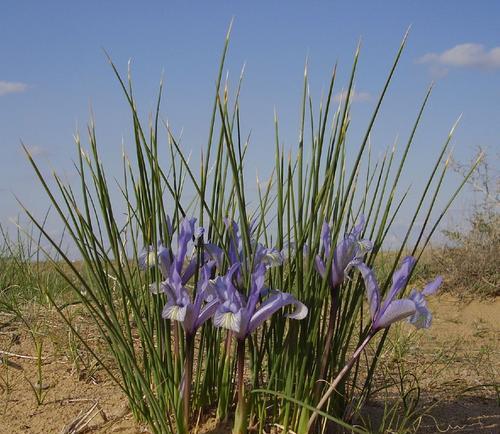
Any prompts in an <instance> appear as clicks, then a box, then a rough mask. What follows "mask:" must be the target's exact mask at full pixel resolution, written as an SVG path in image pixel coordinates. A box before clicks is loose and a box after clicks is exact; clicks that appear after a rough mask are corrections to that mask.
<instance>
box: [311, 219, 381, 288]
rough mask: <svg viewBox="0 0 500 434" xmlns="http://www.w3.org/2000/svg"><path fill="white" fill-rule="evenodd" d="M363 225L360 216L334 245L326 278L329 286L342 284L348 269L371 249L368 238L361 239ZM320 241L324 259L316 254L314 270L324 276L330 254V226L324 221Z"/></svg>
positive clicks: (355, 264)
mask: <svg viewBox="0 0 500 434" xmlns="http://www.w3.org/2000/svg"><path fill="white" fill-rule="evenodd" d="M364 226H365V219H364V217H363V216H361V221H360V223H359V224H358V225H357V226H355V227H354V228H353V229H352V231H351V232H349V233H348V234H346V235H345V236H344V239H343V240H342V241H341V242H340V244H338V245H337V247H335V250H334V251H333V263H332V268H331V272H330V278H329V280H328V283H329V285H330V287H331V288H336V287H338V286H339V285H340V284H342V282H343V281H344V279H345V276H346V274H347V273H348V272H349V270H350V269H351V268H352V267H354V266H357V265H359V264H361V263H362V259H363V256H365V255H366V253H368V252H369V251H370V250H371V249H372V247H373V245H372V242H371V241H370V240H367V239H361V233H362V232H363V228H364ZM321 242H322V244H323V248H324V258H325V261H323V259H322V258H321V256H319V255H317V256H316V260H315V266H316V271H318V273H319V274H320V275H321V277H323V278H324V277H325V275H326V269H327V264H328V261H329V260H330V254H331V227H330V226H329V225H328V223H327V222H326V221H325V222H324V223H323V229H322V231H321Z"/></svg>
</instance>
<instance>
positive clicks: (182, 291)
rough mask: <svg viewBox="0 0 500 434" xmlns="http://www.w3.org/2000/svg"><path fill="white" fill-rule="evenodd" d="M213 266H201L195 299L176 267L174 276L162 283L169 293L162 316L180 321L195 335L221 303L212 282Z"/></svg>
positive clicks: (190, 333) (163, 288)
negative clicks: (192, 297)
mask: <svg viewBox="0 0 500 434" xmlns="http://www.w3.org/2000/svg"><path fill="white" fill-rule="evenodd" d="M211 268H212V267H211V266H210V265H204V266H203V267H202V268H201V273H200V279H199V280H198V285H197V291H196V295H195V297H194V301H192V299H191V297H190V295H189V292H188V290H187V288H186V287H185V286H184V284H183V283H182V279H181V277H180V275H179V273H178V272H177V270H176V269H175V268H174V269H173V272H172V276H170V277H169V278H168V279H167V280H166V281H165V282H162V284H161V287H162V290H163V291H164V292H165V294H166V295H167V304H166V305H165V307H164V308H163V311H162V314H161V316H162V317H163V318H165V319H170V320H174V321H180V322H181V323H182V325H183V327H184V330H185V331H186V334H188V335H193V334H194V333H195V332H196V330H197V329H198V327H200V326H201V325H202V324H203V323H204V322H205V321H207V320H208V319H209V318H211V317H212V315H213V314H214V313H215V310H216V309H217V306H218V304H219V300H218V298H217V297H216V296H215V294H214V292H213V288H212V287H211V284H210V274H211Z"/></svg>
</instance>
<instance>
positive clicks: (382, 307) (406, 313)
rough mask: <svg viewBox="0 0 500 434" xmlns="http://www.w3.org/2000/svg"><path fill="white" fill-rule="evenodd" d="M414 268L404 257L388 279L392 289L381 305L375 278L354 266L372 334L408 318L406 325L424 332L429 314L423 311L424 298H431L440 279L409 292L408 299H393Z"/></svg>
mask: <svg viewBox="0 0 500 434" xmlns="http://www.w3.org/2000/svg"><path fill="white" fill-rule="evenodd" d="M414 265H415V258H413V257H412V256H407V257H406V258H405V259H403V262H402V264H401V267H400V268H399V269H398V270H396V272H395V273H394V275H393V276H392V285H391V288H390V289H389V292H388V293H387V296H386V298H385V300H384V301H383V302H381V295H380V288H379V286H378V283H377V280H376V279H375V274H374V272H373V270H371V269H370V268H369V267H368V266H366V265H365V264H364V263H360V264H357V265H356V266H357V268H358V269H359V270H360V271H361V274H362V276H363V280H364V281H365V287H366V296H367V298H368V304H369V306H370V314H371V318H372V330H373V331H374V332H376V331H378V330H380V329H383V328H385V327H388V326H390V325H391V324H393V323H394V322H397V321H400V320H402V319H404V318H408V321H409V322H410V323H411V324H413V325H415V327H417V328H422V327H424V328H427V327H429V326H430V324H431V318H432V316H431V314H430V312H429V310H428V309H427V303H426V301H425V296H426V295H431V294H434V293H435V292H436V291H437V289H438V287H439V286H440V285H441V283H442V279H441V278H440V277H438V278H436V279H435V280H434V281H433V282H431V283H430V284H428V285H427V286H426V287H425V288H424V290H423V291H422V292H417V291H415V290H413V291H412V293H411V294H410V296H409V298H402V299H396V298H397V296H398V294H399V293H400V292H401V291H402V290H403V289H404V288H405V287H406V284H407V283H408V279H409V276H410V273H411V270H412V269H413V266H414Z"/></svg>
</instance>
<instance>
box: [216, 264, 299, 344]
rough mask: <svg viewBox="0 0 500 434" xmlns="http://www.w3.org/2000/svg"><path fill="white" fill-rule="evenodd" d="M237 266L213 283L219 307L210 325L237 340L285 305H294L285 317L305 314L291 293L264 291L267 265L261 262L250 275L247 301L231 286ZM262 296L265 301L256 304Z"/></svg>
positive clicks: (296, 316) (238, 265)
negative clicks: (232, 334)
mask: <svg viewBox="0 0 500 434" xmlns="http://www.w3.org/2000/svg"><path fill="white" fill-rule="evenodd" d="M240 266H241V265H240V264H239V263H236V264H233V265H232V266H231V268H230V269H229V271H228V272H227V274H226V275H224V276H221V277H218V278H217V279H215V281H214V289H215V291H216V293H217V296H218V298H219V301H220V304H219V306H218V307H217V309H216V312H215V314H214V325H215V326H216V327H223V328H227V329H229V330H232V331H234V332H235V334H236V337H237V338H238V339H244V338H246V337H247V336H248V335H249V334H250V333H252V332H253V331H254V330H255V329H256V328H257V327H258V326H260V325H261V324H262V323H263V322H264V321H266V320H267V319H268V318H270V317H271V315H272V314H274V313H275V312H277V311H278V310H280V309H281V308H282V307H284V306H287V305H294V306H295V310H294V312H292V313H290V314H287V316H288V317H289V318H293V319H303V318H305V317H306V315H307V307H306V306H305V305H304V304H303V303H301V302H300V301H298V300H297V299H296V298H295V297H294V296H293V295H292V294H289V293H286V292H281V291H276V290H274V291H270V290H269V289H267V288H264V280H265V274H266V270H267V266H266V264H265V263H264V262H261V263H260V264H259V265H258V266H257V269H256V270H255V271H254V272H253V273H252V275H251V279H250V281H251V283H250V292H249V296H248V299H247V298H246V297H245V296H244V295H243V294H241V292H240V291H239V290H238V288H237V287H236V286H235V283H236V285H237V282H236V276H237V273H238V271H239V269H240ZM263 294H269V296H268V298H267V299H266V300H265V301H263V302H260V304H259V306H258V307H257V304H258V303H259V300H260V298H261V297H262V295H263Z"/></svg>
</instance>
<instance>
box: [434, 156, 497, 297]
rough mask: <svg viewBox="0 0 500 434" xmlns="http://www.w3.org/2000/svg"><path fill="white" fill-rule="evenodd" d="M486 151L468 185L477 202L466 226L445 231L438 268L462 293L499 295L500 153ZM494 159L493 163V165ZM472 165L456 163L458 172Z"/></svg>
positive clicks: (455, 166) (454, 290)
mask: <svg viewBox="0 0 500 434" xmlns="http://www.w3.org/2000/svg"><path fill="white" fill-rule="evenodd" d="M479 152H480V153H482V154H483V158H482V160H481V163H480V164H479V165H478V167H477V169H476V171H475V172H474V174H473V176H471V177H470V178H469V181H468V182H469V184H470V185H471V187H472V188H473V190H474V192H475V196H476V201H475V202H473V203H472V209H471V213H470V215H469V216H467V218H466V224H467V226H466V227H465V228H457V229H455V230H445V231H443V233H444V235H445V236H446V239H447V240H446V244H445V246H444V248H443V249H440V250H439V251H438V254H437V257H438V263H439V269H440V270H442V271H444V272H445V274H446V277H447V279H446V288H448V289H449V290H451V291H452V292H456V293H459V294H461V295H472V294H480V295H483V296H497V295H500V280H499V275H500V272H499V270H500V212H499V211H500V177H499V174H498V169H497V167H498V164H497V163H498V160H499V156H498V155H496V156H495V157H491V156H486V154H485V153H484V152H483V151H482V149H480V150H479ZM492 160H493V163H494V164H491V163H492ZM468 166H469V165H467V164H460V163H457V162H455V163H454V168H455V170H456V171H457V172H458V173H461V174H463V173H465V170H466V169H467V167H468Z"/></svg>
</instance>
